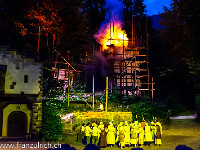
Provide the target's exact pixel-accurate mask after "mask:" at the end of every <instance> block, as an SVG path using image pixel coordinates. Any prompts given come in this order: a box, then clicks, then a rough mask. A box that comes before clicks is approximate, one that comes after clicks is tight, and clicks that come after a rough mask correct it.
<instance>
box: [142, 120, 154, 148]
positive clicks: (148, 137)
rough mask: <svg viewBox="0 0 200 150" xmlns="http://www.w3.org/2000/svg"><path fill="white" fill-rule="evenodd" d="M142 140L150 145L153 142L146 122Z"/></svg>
mask: <svg viewBox="0 0 200 150" xmlns="http://www.w3.org/2000/svg"><path fill="white" fill-rule="evenodd" d="M144 142H145V145H148V146H150V144H151V143H152V142H153V139H152V135H151V127H150V126H149V125H148V123H146V125H145V127H144Z"/></svg>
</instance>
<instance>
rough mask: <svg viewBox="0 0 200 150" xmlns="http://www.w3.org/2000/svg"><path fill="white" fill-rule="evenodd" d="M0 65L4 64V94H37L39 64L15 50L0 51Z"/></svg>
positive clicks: (40, 69) (39, 76) (40, 72)
mask: <svg viewBox="0 0 200 150" xmlns="http://www.w3.org/2000/svg"><path fill="white" fill-rule="evenodd" d="M0 65H6V66H7V70H6V75H5V87H4V88H5V93H4V94H38V93H39V91H40V82H41V81H40V78H41V74H42V68H41V64H39V63H37V62H34V60H33V59H29V58H23V56H21V55H18V54H16V52H15V51H0Z"/></svg>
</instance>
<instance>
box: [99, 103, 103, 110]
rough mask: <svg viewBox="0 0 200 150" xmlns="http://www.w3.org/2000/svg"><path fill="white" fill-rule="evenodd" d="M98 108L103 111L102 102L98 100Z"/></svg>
mask: <svg viewBox="0 0 200 150" xmlns="http://www.w3.org/2000/svg"><path fill="white" fill-rule="evenodd" d="M99 109H100V110H101V111H104V107H103V103H101V102H100V104H99Z"/></svg>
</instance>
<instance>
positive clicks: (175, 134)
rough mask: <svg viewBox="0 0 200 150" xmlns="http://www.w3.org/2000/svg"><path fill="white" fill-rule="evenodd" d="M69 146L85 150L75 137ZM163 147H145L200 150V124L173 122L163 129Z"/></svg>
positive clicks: (169, 149) (154, 149) (186, 120)
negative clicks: (177, 147)
mask: <svg viewBox="0 0 200 150" xmlns="http://www.w3.org/2000/svg"><path fill="white" fill-rule="evenodd" d="M67 140H68V144H70V145H71V146H72V147H75V148H76V149H77V150H83V149H84V147H85V146H84V145H83V144H81V143H76V142H75V136H72V135H70V136H68V138H67ZM162 143H163V144H162V145H161V146H156V145H154V144H152V145H151V146H144V147H143V149H144V150H152V149H153V150H175V148H176V146H177V145H186V146H189V147H191V148H193V149H194V150H200V124H198V123H196V122H194V120H189V119H185V120H172V122H171V124H170V126H168V127H167V128H166V127H163V136H162ZM132 148H133V147H130V148H128V147H126V148H124V150H130V149H132ZM117 149H118V150H119V149H120V148H119V147H117V146H116V145H115V147H112V148H110V147H107V148H102V150H117Z"/></svg>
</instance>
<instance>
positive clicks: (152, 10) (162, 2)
mask: <svg viewBox="0 0 200 150" xmlns="http://www.w3.org/2000/svg"><path fill="white" fill-rule="evenodd" d="M171 2H172V0H144V4H145V5H146V10H147V14H148V15H149V16H151V15H157V14H158V13H161V12H163V6H166V7H167V8H169V7H170V4H171Z"/></svg>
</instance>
